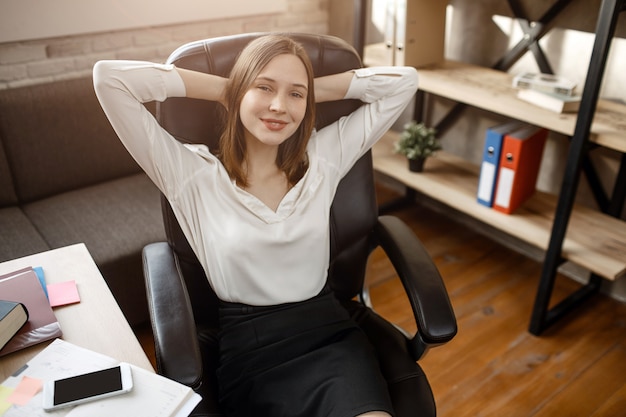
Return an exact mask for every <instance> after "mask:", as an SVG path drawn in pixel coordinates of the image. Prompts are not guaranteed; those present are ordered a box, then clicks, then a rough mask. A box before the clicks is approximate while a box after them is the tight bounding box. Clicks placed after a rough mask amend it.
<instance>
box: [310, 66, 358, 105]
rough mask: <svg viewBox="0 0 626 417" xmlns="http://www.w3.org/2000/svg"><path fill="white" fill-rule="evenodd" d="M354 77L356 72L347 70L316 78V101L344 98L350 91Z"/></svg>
mask: <svg viewBox="0 0 626 417" xmlns="http://www.w3.org/2000/svg"><path fill="white" fill-rule="evenodd" d="M353 77H354V72H352V71H347V72H342V73H339V74H333V75H327V76H324V77H318V78H316V79H315V101H316V102H317V103H322V102H325V101H335V100H341V99H343V98H344V97H345V96H346V93H347V92H348V88H349V87H350V83H351V82H352V78H353Z"/></svg>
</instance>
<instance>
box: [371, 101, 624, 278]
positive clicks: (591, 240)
mask: <svg viewBox="0 0 626 417" xmlns="http://www.w3.org/2000/svg"><path fill="white" fill-rule="evenodd" d="M477 96H480V95H479V94H477ZM456 97H458V94H457V95H456ZM533 109H534V107H533ZM534 111H536V109H534ZM397 137H398V133H396V132H393V131H390V132H388V133H387V134H386V135H385V136H384V137H383V138H382V139H381V140H380V141H379V142H378V144H376V145H375V146H374V148H373V156H374V158H373V159H374V169H376V171H378V172H381V173H383V174H385V175H387V176H389V177H391V178H393V179H395V180H397V181H400V182H401V183H403V184H405V185H407V186H408V187H410V188H412V189H414V190H416V191H418V192H420V193H422V194H425V195H428V196H429V197H431V198H433V199H435V200H438V201H441V202H442V203H444V204H446V205H448V206H450V207H453V208H455V209H456V210H458V211H460V212H463V213H466V214H468V215H470V216H472V217H474V218H476V219H478V220H480V221H481V222H483V223H485V224H488V225H490V226H492V227H494V228H496V229H499V230H502V231H503V232H505V233H507V234H509V235H511V236H515V237H517V238H519V239H521V240H523V241H525V242H528V243H529V244H531V245H533V246H536V247H538V248H540V249H542V250H544V251H545V250H547V247H548V242H549V240H550V233H551V231H552V223H553V221H554V213H555V208H556V201H557V200H556V197H555V196H553V195H551V194H547V193H544V192H540V191H537V192H536V193H535V195H534V196H533V197H532V198H531V199H530V200H529V201H527V202H526V203H525V204H524V205H523V206H522V207H521V208H519V209H518V210H517V211H516V212H515V213H514V214H510V215H507V214H503V213H500V212H497V211H494V210H492V209H490V208H488V207H485V206H483V205H481V204H479V203H478V202H477V201H476V190H477V187H478V174H479V167H478V166H475V165H473V164H471V163H469V162H467V161H465V160H463V159H461V158H459V157H456V156H453V155H450V154H447V153H445V152H438V153H437V155H436V156H435V157H434V158H429V159H428V161H427V162H426V169H425V171H424V172H422V173H414V172H411V171H409V170H408V163H407V160H406V158H405V157H403V156H401V155H398V154H394V153H393V144H394V142H395V141H396V140H397ZM562 255H563V256H564V257H565V258H566V259H568V260H569V261H571V262H573V263H575V264H577V265H580V266H582V267H583V268H585V269H588V270H589V271H591V272H594V273H596V274H598V275H600V276H602V277H604V278H606V279H609V280H615V279H617V278H619V277H622V276H626V222H624V221H621V220H619V219H616V218H613V217H610V216H607V215H605V214H602V213H600V212H598V211H596V210H593V209H590V208H587V207H583V206H575V207H574V210H573V211H572V215H571V218H570V222H569V227H568V230H567V234H566V237H565V241H564V242H563V251H562Z"/></svg>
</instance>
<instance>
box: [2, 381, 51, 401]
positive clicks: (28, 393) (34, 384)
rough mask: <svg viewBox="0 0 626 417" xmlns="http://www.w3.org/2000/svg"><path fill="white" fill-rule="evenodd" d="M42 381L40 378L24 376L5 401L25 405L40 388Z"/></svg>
mask: <svg viewBox="0 0 626 417" xmlns="http://www.w3.org/2000/svg"><path fill="white" fill-rule="evenodd" d="M42 386H43V383H42V382H41V380H40V379H36V378H31V377H28V376H25V377H23V378H22V380H21V381H20V383H19V384H18V385H17V387H15V390H14V391H13V393H12V394H11V395H9V397H8V398H7V401H8V402H10V403H12V404H15V405H26V403H28V402H29V401H30V399H31V398H33V397H34V396H35V395H36V394H37V393H38V392H39V390H40V389H41V387H42Z"/></svg>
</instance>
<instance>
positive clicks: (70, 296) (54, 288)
mask: <svg viewBox="0 0 626 417" xmlns="http://www.w3.org/2000/svg"><path fill="white" fill-rule="evenodd" d="M47 287H48V298H49V299H50V307H57V306H64V305H66V304H73V303H79V302H80V296H79V295H78V288H77V287H76V281H65V282H58V283H55V284H48V285H47Z"/></svg>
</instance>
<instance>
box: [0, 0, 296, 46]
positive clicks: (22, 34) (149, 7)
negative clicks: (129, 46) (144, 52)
mask: <svg viewBox="0 0 626 417" xmlns="http://www.w3.org/2000/svg"><path fill="white" fill-rule="evenodd" d="M0 10H2V14H0V43H1V42H14V41H23V40H31V39H42V38H52V37H58V36H68V35H81V34H86V33H95V32H111V31H115V30H122V29H133V28H143V27H153V26H161V25H171V24H177V23H188V22H198V21H202V20H208V19H222V18H233V17H238V16H251V15H264V14H272V13H284V12H285V11H286V10H287V1H286V0H229V1H223V0H176V1H171V0H107V1H99V0H46V1H41V0H19V1H16V0H0Z"/></svg>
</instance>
